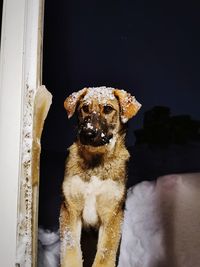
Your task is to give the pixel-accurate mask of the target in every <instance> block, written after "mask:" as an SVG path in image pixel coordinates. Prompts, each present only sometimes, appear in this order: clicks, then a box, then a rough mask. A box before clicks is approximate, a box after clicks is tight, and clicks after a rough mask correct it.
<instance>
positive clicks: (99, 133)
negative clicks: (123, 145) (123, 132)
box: [78, 115, 113, 146]
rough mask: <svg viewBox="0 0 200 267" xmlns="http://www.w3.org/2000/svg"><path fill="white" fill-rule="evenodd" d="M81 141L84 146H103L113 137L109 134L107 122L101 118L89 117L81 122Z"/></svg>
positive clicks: (79, 132)
mask: <svg viewBox="0 0 200 267" xmlns="http://www.w3.org/2000/svg"><path fill="white" fill-rule="evenodd" d="M78 136H79V140H80V142H81V143H82V144H83V145H91V146H103V145H105V144H108V143H109V142H110V139H111V138H112V137H113V135H112V134H109V133H108V127H107V123H106V120H105V119H104V118H102V117H99V116H95V115H93V116H87V117H85V118H84V120H83V121H80V122H79V131H78Z"/></svg>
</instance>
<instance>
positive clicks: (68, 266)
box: [60, 203, 83, 267]
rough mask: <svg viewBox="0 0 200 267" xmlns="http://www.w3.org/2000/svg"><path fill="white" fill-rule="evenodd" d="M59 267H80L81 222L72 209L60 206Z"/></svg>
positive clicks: (63, 205)
mask: <svg viewBox="0 0 200 267" xmlns="http://www.w3.org/2000/svg"><path fill="white" fill-rule="evenodd" d="M60 236H61V267H82V266H83V263H82V252H81V248H80V236H81V220H80V218H79V217H78V214H77V212H76V210H75V209H73V207H70V206H66V205H65V204H64V203H63V204H62V206H61V213H60Z"/></svg>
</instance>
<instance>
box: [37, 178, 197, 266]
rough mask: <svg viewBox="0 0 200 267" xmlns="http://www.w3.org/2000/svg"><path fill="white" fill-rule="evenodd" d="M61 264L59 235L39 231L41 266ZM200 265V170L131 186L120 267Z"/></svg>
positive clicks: (127, 201)
mask: <svg viewBox="0 0 200 267" xmlns="http://www.w3.org/2000/svg"><path fill="white" fill-rule="evenodd" d="M58 266H59V234H58V232H55V233H54V232H49V231H44V230H42V229H39V259H38V267H58ZM199 266H200V173H197V174H181V175H168V176H164V177H160V178H158V180H157V182H142V183H140V184H138V185H136V186H135V187H133V188H131V189H129V191H128V196H127V200H126V209H125V218H124V224H123V231H122V242H121V247H120V256H119V264H118V267H199Z"/></svg>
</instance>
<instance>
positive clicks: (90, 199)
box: [63, 176, 124, 225]
mask: <svg viewBox="0 0 200 267" xmlns="http://www.w3.org/2000/svg"><path fill="white" fill-rule="evenodd" d="M63 189H64V194H65V197H66V199H68V198H71V199H73V200H76V199H81V207H82V208H81V212H82V219H83V221H84V222H85V223H86V224H89V225H95V224H96V223H97V222H98V220H99V217H101V210H102V209H104V210H105V209H107V210H108V209H109V208H110V209H111V207H112V202H113V201H114V202H115V201H118V200H119V199H121V198H122V197H123V192H124V190H123V187H122V186H121V185H120V184H119V183H118V182H116V181H113V180H111V179H107V180H101V179H100V178H98V177H97V176H92V177H91V179H90V181H89V182H85V181H83V180H82V179H81V178H80V177H79V176H73V177H70V178H69V179H67V180H66V181H65V182H64V186H63ZM77 204H78V201H77ZM79 205H80V202H79ZM78 208H80V207H78Z"/></svg>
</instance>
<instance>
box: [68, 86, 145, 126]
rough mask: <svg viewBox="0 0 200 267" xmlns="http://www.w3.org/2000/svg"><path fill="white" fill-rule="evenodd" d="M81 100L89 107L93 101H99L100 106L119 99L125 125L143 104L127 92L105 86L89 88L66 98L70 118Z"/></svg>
mask: <svg viewBox="0 0 200 267" xmlns="http://www.w3.org/2000/svg"><path fill="white" fill-rule="evenodd" d="M81 99H82V100H83V101H84V102H85V104H88V105H89V104H91V103H92V101H93V100H96V101H98V103H99V104H102V105H106V104H107V103H108V102H109V100H115V99H117V100H118V103H119V105H120V115H121V120H122V122H123V123H126V122H127V121H128V120H129V119H131V118H132V117H133V116H135V115H136V113H137V112H138V110H139V109H140V107H141V104H140V103H139V102H138V101H137V100H136V98H135V97H134V96H132V95H131V94H130V93H128V92H126V91H125V90H120V89H115V88H112V87H105V86H101V87H89V88H83V89H82V90H80V91H78V92H74V93H72V94H71V95H70V96H68V97H67V98H66V100H65V102H64V107H65V109H66V110H67V113H68V118H71V117H72V116H73V114H74V112H75V110H76V107H77V105H78V103H79V101H80V100H81Z"/></svg>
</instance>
